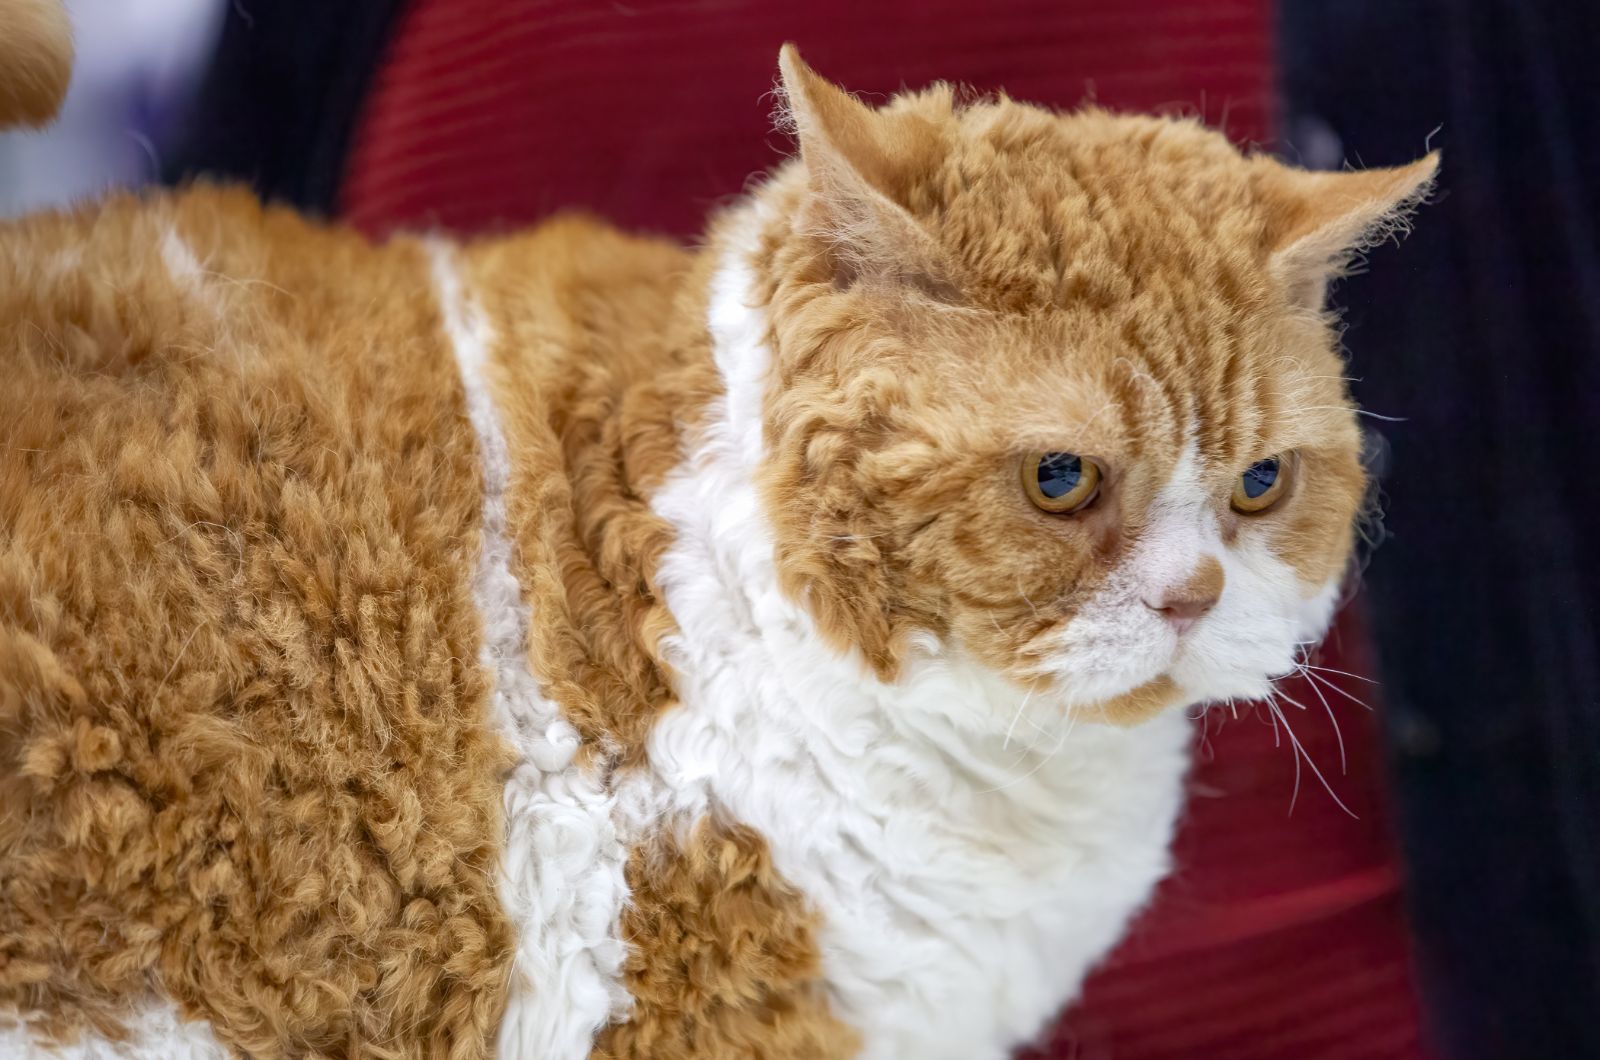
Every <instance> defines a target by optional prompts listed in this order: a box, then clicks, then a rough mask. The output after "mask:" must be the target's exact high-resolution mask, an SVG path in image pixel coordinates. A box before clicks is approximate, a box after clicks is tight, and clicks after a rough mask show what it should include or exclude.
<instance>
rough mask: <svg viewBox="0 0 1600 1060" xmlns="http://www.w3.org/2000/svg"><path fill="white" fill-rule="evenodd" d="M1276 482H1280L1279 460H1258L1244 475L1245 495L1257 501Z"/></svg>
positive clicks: (1275, 458)
mask: <svg viewBox="0 0 1600 1060" xmlns="http://www.w3.org/2000/svg"><path fill="white" fill-rule="evenodd" d="M1276 481H1278V458H1277V457H1275V456H1273V457H1268V458H1267V459H1265V460H1258V461H1256V462H1255V463H1254V464H1251V465H1250V467H1249V468H1248V469H1247V470H1246V471H1245V473H1244V495H1245V496H1246V497H1249V498H1250V499H1251V500H1255V499H1256V498H1257V497H1259V496H1261V495H1262V494H1263V493H1265V492H1267V491H1268V490H1269V489H1271V488H1272V484H1273V483H1274V482H1276Z"/></svg>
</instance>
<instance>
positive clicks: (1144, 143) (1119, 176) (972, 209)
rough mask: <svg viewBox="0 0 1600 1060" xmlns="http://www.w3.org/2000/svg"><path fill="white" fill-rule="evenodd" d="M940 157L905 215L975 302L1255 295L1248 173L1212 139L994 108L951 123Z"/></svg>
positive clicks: (1182, 130) (1256, 251)
mask: <svg viewBox="0 0 1600 1060" xmlns="http://www.w3.org/2000/svg"><path fill="white" fill-rule="evenodd" d="M947 143H948V148H947V150H946V151H945V153H944V155H943V158H942V160H941V162H940V164H939V165H938V166H937V167H936V168H934V169H933V170H932V171H931V172H929V173H928V174H927V176H926V179H925V180H923V181H922V182H920V183H919V186H918V187H917V188H915V189H913V191H912V193H911V195H910V200H911V202H910V205H911V208H912V210H913V212H914V213H916V214H917V215H918V217H919V219H920V220H922V222H923V223H924V224H925V225H926V226H927V228H928V231H929V232H930V233H931V234H933V235H934V236H935V238H936V239H937V240H938V241H939V243H940V244H941V245H942V247H943V249H944V252H945V253H946V254H947V255H949V256H950V258H951V260H952V261H954V262H955V263H956V264H957V266H958V267H959V268H960V269H961V271H962V273H963V278H964V279H965V281H966V286H967V287H968V289H969V291H970V292H971V293H972V294H973V295H974V296H975V297H978V298H980V299H982V300H985V301H987V302H989V303H991V304H994V305H997V306H1010V307H1012V308H1023V307H1026V306H1028V305H1030V304H1031V305H1071V304H1082V305H1088V306H1091V307H1094V308H1099V309H1106V310H1115V309H1117V308H1118V307H1119V304H1124V303H1128V302H1130V301H1132V300H1133V299H1135V298H1137V297H1138V296H1140V295H1141V294H1145V293H1149V292H1152V291H1153V292H1155V293H1156V294H1157V295H1158V296H1162V297H1165V294H1164V292H1163V290H1162V289H1163V288H1170V287H1173V286H1179V287H1188V288H1194V289H1206V290H1211V291H1215V292H1218V293H1219V294H1220V295H1222V296H1223V297H1228V298H1232V299H1233V300H1235V301H1241V300H1249V299H1253V298H1256V297H1258V296H1259V294H1260V291H1261V288H1262V286H1263V284H1262V280H1263V277H1264V270H1265V259H1266V255H1265V253H1264V248H1263V244H1262V239H1261V232H1262V227H1263V218H1262V214H1261V211H1260V210H1259V208H1258V205H1257V203H1256V200H1255V196H1254V194H1253V188H1252V184H1251V180H1250V165H1249V163H1248V162H1247V160H1246V159H1244V158H1243V157H1241V156H1240V155H1239V154H1238V153H1237V152H1236V151H1235V150H1234V149H1233V148H1232V147H1231V146H1230V145H1229V144H1228V142H1227V141H1226V139H1225V138H1224V137H1222V136H1221V135H1220V134H1218V133H1216V132H1214V131H1212V130H1209V129H1206V128H1204V127H1202V126H1200V125H1199V124H1197V123H1194V122H1186V121H1173V120H1168V119H1155V118H1148V117H1137V116H1122V115H1114V114H1110V113H1107V112H1104V111H1100V110H1095V109H1088V110H1083V111H1078V112H1074V113H1070V114H1055V113H1052V112H1048V111H1044V110H1041V109H1039V108H1036V107H1032V106H1028V105H1025V104H1019V103H1013V102H1010V101H1007V100H1001V101H998V102H991V103H985V104H982V105H979V106H974V107H969V108H967V109H965V110H963V111H960V112H958V114H957V116H956V117H955V118H954V119H953V121H952V122H951V124H950V126H949V131H948V141H947ZM1183 308H1185V307H1184V306H1183V305H1182V304H1181V303H1178V304H1174V305H1173V306H1172V310H1173V311H1174V312H1181V310H1182V309H1183Z"/></svg>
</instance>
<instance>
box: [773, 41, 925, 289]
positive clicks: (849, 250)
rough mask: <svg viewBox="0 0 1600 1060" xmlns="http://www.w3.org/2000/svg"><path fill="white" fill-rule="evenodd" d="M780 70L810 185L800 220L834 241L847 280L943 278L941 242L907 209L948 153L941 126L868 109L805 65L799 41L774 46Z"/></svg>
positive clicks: (912, 116)
mask: <svg viewBox="0 0 1600 1060" xmlns="http://www.w3.org/2000/svg"><path fill="white" fill-rule="evenodd" d="M778 68H779V70H780V72H781V74H782V78H783V93H784V97H785V100H786V103H787V110H788V114H789V118H790V120H791V121H792V122H793V125H794V131H795V135H796V137H797V138H798V139H799V141H800V156H801V159H802V160H803V161H804V163H805V167H806V179H807V182H808V194H807V199H806V203H805V205H804V206H803V208H802V210H801V214H800V216H799V217H798V218H797V223H798V224H799V225H800V226H801V227H802V228H804V229H805V230H807V231H808V232H810V233H811V234H813V235H816V236H819V237H821V238H823V239H824V240H826V241H827V243H828V244H829V246H830V247H831V248H833V254H834V257H835V259H836V260H835V267H836V268H837V269H839V270H840V271H841V274H842V275H841V279H842V280H844V281H846V282H848V281H850V280H852V279H854V278H856V277H857V276H860V275H863V274H866V275H872V276H878V277H894V278H900V279H914V280H916V281H918V282H927V283H932V284H935V285H943V284H945V283H947V282H948V280H949V277H948V276H947V275H945V270H944V268H943V267H942V264H941V261H940V255H939V252H938V248H937V245H936V243H935V241H934V240H933V238H932V237H931V236H930V235H929V234H928V232H927V231H926V230H925V229H924V228H923V227H922V225H921V224H920V223H919V222H918V221H917V219H916V218H915V217H914V216H913V215H912V213H911V211H910V210H909V209H907V208H906V196H907V191H908V188H909V185H910V183H911V181H912V180H914V179H915V178H916V177H917V176H918V175H920V174H921V173H926V172H927V171H928V170H929V169H930V168H931V167H932V166H934V165H936V164H937V163H938V160H939V156H940V155H941V153H942V152H943V150H944V142H943V138H942V136H941V134H940V130H939V129H938V128H937V127H936V126H935V125H934V123H933V122H931V121H929V120H928V119H927V118H926V117H924V116H922V115H918V114H913V113H909V112H905V113H901V112H884V111H878V110H874V109H873V108H871V107H869V106H867V105H866V104H864V103H862V102H861V101H860V100H858V99H856V98H855V97H854V96H852V95H850V94H849V93H847V92H845V91H844V90H843V89H841V88H840V87H839V86H837V85H835V84H833V83H832V82H830V81H828V80H826V79H824V78H823V77H822V76H821V75H819V74H818V73H817V72H816V71H815V70H813V69H811V67H809V66H807V65H806V63H805V60H803V59H801V58H800V52H799V51H798V50H796V48H795V46H794V45H793V44H785V45H784V46H783V50H782V51H780V52H779V53H778Z"/></svg>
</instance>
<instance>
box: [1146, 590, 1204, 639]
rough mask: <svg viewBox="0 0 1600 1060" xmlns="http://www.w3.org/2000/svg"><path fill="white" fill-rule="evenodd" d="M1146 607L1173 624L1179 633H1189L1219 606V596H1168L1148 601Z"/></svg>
mask: <svg viewBox="0 0 1600 1060" xmlns="http://www.w3.org/2000/svg"><path fill="white" fill-rule="evenodd" d="M1144 605H1145V606H1146V607H1148V608H1149V609H1150V610H1152V611H1154V612H1156V613H1157V614H1159V615H1160V616H1161V617H1162V618H1165V619H1166V620H1167V621H1168V622H1171V623H1172V628H1173V629H1175V630H1177V631H1178V632H1179V633H1187V632H1188V631H1189V630H1190V629H1191V628H1192V627H1193V626H1194V624H1195V623H1196V622H1198V621H1200V619H1201V618H1203V617H1205V613H1206V612H1207V611H1210V610H1211V609H1212V608H1213V607H1216V606H1217V596H1214V595H1206V596H1180V595H1175V594H1171V593H1169V594H1166V595H1164V596H1163V597H1162V598H1161V599H1160V600H1159V601H1156V602H1151V601H1149V600H1146V601H1145V602H1144Z"/></svg>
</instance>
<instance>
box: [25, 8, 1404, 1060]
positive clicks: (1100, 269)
mask: <svg viewBox="0 0 1600 1060" xmlns="http://www.w3.org/2000/svg"><path fill="white" fill-rule="evenodd" d="M0 10H13V11H14V10H22V9H21V8H17V7H15V6H14V5H13V6H12V7H11V8H9V9H5V8H0ZM3 61H4V60H3V59H0V62H3ZM781 66H782V71H783V81H784V90H785V99H786V106H787V113H788V116H789V120H790V121H791V122H792V125H793V128H794V130H795V131H796V134H797V136H798V139H799V143H800V157H798V158H797V159H795V160H792V161H791V162H790V163H788V164H786V165H785V166H784V167H782V168H780V169H779V170H778V171H777V172H775V173H774V174H773V175H772V177H771V178H770V179H769V180H768V181H767V182H766V183H764V184H763V185H761V186H759V187H757V188H755V189H753V190H752V191H751V192H750V193H749V195H748V196H747V197H746V198H745V199H744V200H742V201H741V202H740V203H738V204H736V205H735V206H733V207H732V208H730V209H729V210H727V211H725V212H724V214H723V215H721V216H720V217H719V218H718V219H716V220H715V221H714V222H713V223H712V226H711V228H710V229H709V231H708V236H707V239H706V241H705V246H704V247H703V249H700V250H698V251H689V250H685V249H682V248H679V247H675V246H672V245H670V244H667V243H664V242H661V241H658V240H651V239H643V238H636V237H629V236H625V235H622V234H620V233H617V232H615V231H612V230H610V229H608V228H606V227H605V226H604V225H602V224H600V223H598V222H595V221H590V220H586V219H581V218H570V219H565V220H560V221H555V222H551V223H548V224H546V225H543V226H541V227H539V228H538V229H536V230H534V231H532V232H528V233H521V234H515V235H510V236H506V237H503V238H495V239H487V240H483V241H478V242H468V243H466V244H459V245H458V244H452V243H450V242H448V241H445V240H442V239H437V240H433V241H431V242H424V241H419V240H416V239H409V238H400V239H395V240H393V241H391V242H389V243H387V244H384V245H382V246H374V245H371V244H369V243H367V242H365V241H363V240H362V239H360V238H358V237H357V236H355V235H353V234H351V233H348V232H345V231H342V230H339V229H328V228H322V227H318V226H315V225H311V224H309V223H307V222H304V221H301V220H299V219H296V218H294V217H291V216H289V215H287V214H285V213H283V212H281V211H275V210H263V209H261V208H260V207H258V206H257V205H256V204H255V203H253V202H251V201H250V200H249V199H248V198H247V197H246V196H244V195H242V194H239V193H230V192H220V191H216V190H212V189H207V188H196V189H190V190H188V191H184V192H179V193H172V194H165V195H156V196H151V197H148V198H132V197H127V196H112V197H110V198H108V199H107V200H106V201H104V202H102V203H99V204H96V205H94V206H89V207H85V208H83V209H80V210H77V211H72V212H68V213H59V214H46V215H40V216H37V217H33V218H27V219H24V220H21V221H18V222H15V223H11V224H8V225H6V226H4V227H0V362H3V371H4V376H5V381H6V385H5V386H4V387H3V388H0V1049H10V1050H12V1051H15V1052H22V1051H24V1050H31V1049H36V1048H37V1049H44V1048H47V1047H48V1048H50V1049H54V1050H56V1051H58V1052H60V1053H61V1054H62V1055H67V1056H76V1057H84V1058H87V1057H102V1056H114V1055H126V1056H136V1057H145V1056H148V1057H155V1056H185V1057H201V1056H206V1057H211V1056H221V1055H227V1054H229V1053H233V1054H236V1055H250V1056H261V1057H311V1056H316V1057H372V1058H379V1057H383V1058H392V1057H409V1056H419V1057H420V1056H429V1057H434V1056H447V1057H451V1058H453V1060H467V1058H471V1057H480V1056H488V1055H491V1054H494V1055H498V1056H502V1057H539V1058H544V1057H572V1058H578V1057H583V1056H586V1055H593V1056H596V1057H616V1058H622V1057H628V1058H636V1060H645V1058H677V1057H685V1058H686V1057H734V1056H751V1055H758V1056H766V1057H792V1058H795V1060H800V1058H812V1057H845V1056H852V1055H860V1056H867V1057H885V1058H890V1057H902V1056H912V1055H915V1056H930V1057H936V1056H947V1057H952V1058H955V1057H959V1058H962V1060H971V1058H981V1057H1001V1056H1004V1055H1005V1054H1006V1052H1007V1051H1008V1050H1009V1049H1011V1048H1012V1047H1014V1046H1015V1045H1017V1044H1018V1043H1020V1042H1023V1041H1025V1040H1026V1039H1027V1038H1028V1037H1029V1036H1030V1035H1032V1034H1034V1033H1035V1032H1036V1031H1037V1030H1038V1029H1039V1027H1040V1026H1041V1025H1042V1023H1043V1022H1044V1021H1045V1020H1046V1019H1047V1018H1048V1017H1049V1016H1050V1015H1051V1013H1052V1012H1053V1011H1055V1009H1057V1008H1058V1007H1059V1006H1060V1005H1061V1004H1062V1003H1063V1002H1065V1001H1066V1000H1068V999H1069V998H1070V997H1071V996H1072V995H1073V994H1074V992H1075V991H1076V989H1077V986H1078V984H1079V983H1080V982H1081V980H1082V978H1083V976H1084V975H1085V974H1086V973H1087V971H1088V970H1089V969H1090V968H1091V967H1092V966H1093V964H1094V963H1095V962H1096V961H1097V960H1099V959H1100V958H1101V957H1102V956H1103V955H1104V953H1105V952H1106V951H1107V950H1108V949H1109V948H1110V947H1111V946H1112V945H1113V944H1114V942H1115V940H1116V939H1117V937H1118V936H1119V935H1120V933H1121V931H1122V930H1123V927H1124V925H1125V924H1126V923H1127V921H1128V919H1129V918H1130V917H1131V916H1132V915H1133V914H1134V913H1135V912H1136V911H1137V909H1138V908H1139V907H1140V906H1141V905H1142V904H1143V902H1144V901H1145V899H1146V897H1147V896H1148V894H1149V893H1150V891H1151V889H1152V888H1153V886H1154V884H1155V883H1156V881H1157V880H1158V879H1159V878H1160V877H1161V875H1162V874H1163V873H1164V872H1165V871H1166V866H1167V852H1166V851H1167V844H1168V840H1169V838H1170V834H1171V830H1172V827H1173V823H1174V820H1175V818H1176V816H1177V814H1178V813H1179V811H1180V807H1181V802H1182V788H1183V779H1184V775H1185V771H1186V768H1187V762H1188V740H1189V734H1188V730H1187V726H1186V723H1185V720H1184V717H1183V715H1182V713H1181V712H1180V711H1178V710H1176V709H1174V708H1177V707H1180V706H1187V705H1191V704H1203V703H1206V702H1211V701H1218V700H1227V699H1230V698H1233V697H1238V696H1250V695H1255V694H1259V693H1261V692H1263V691H1265V690H1266V689H1268V688H1270V686H1271V681H1272V680H1273V678H1274V677H1276V676H1277V675H1279V674H1281V673H1283V672H1286V671H1287V670H1289V669H1290V668H1292V666H1293V663H1294V660H1295V657H1296V653H1297V652H1298V651H1299V650H1300V649H1301V647H1302V646H1303V645H1304V644H1305V643H1306V642H1308V641H1311V640H1315V639H1316V638H1317V637H1319V636H1320V634H1321V632H1322V630H1323V629H1324V628H1325V626H1326V623H1327V621H1328V618H1329V615H1330V613H1331V609H1332V606H1333V601H1334V599H1335V597H1336V594H1337V589H1338V585H1339V581H1340V578H1341V576H1342V574H1343V571H1344V570H1345V567H1346V565H1347V562H1348V557H1349V552H1350V546H1351V536H1352V534H1351V526H1352V521H1353V519H1354V517H1355V515H1356V510H1357V508H1358V506H1359V501H1360V498H1361V496H1362V493H1363V490H1364V488H1365V480H1364V476H1363V473H1362V469H1361V466H1360V462H1359V451H1358V450H1359V436H1358V433H1357V431H1356V427H1355V413H1354V409H1353V407H1352V405H1351V402H1350V399H1349V395H1348V393H1347V391H1346V389H1345V386H1344V382H1343V379H1342V375H1343V372H1342V370H1341V365H1340V361H1339V358H1338V356H1337V351H1336V343H1335V337H1334V333H1333V329H1332V327H1331V322H1330V320H1329V319H1328V318H1327V316H1326V314H1325V313H1324V311H1323V308H1322V295H1323V291H1324V289H1325V287H1326V284H1327V282H1328V279H1329V277H1330V276H1332V275H1335V274H1336V273H1337V271H1338V269H1339V268H1340V267H1341V264H1342V262H1343V260H1344V258H1345V255H1346V254H1347V252H1348V251H1349V249H1350V248H1351V247H1359V246H1360V245H1362V244H1363V242H1364V241H1365V240H1368V239H1371V238H1373V236H1374V234H1375V233H1381V232H1384V231H1388V230H1389V229H1390V228H1391V227H1392V226H1393V225H1394V224H1396V223H1397V221H1396V218H1398V217H1401V216H1403V214H1404V212H1405V210H1407V209H1408V208H1409V207H1410V206H1411V205H1413V204H1414V203H1415V202H1416V201H1418V200H1419V199H1420V197H1421V196H1423V195H1424V194H1425V192H1426V190H1427V187H1428V184H1429V181H1430V179H1431V175H1432V173H1433V170H1434V166H1435V165H1436V160H1435V159H1433V158H1429V159H1425V160H1423V161H1422V162H1419V163H1417V164H1415V165H1413V166H1410V167H1402V168H1400V169H1396V170H1379V171H1371V172H1368V173H1347V174H1306V173H1301V172H1299V171H1295V170H1292V169H1289V168H1287V167H1284V166H1282V165H1280V164H1279V163H1277V162H1274V161H1272V160H1270V159H1266V158H1261V157H1254V158H1252V157H1247V156H1244V155H1241V154H1240V153H1239V152H1238V151H1236V150H1235V149H1234V148H1233V147H1231V146H1230V145H1229V144H1227V143H1226V141H1225V140H1224V139H1223V138H1222V137H1221V136H1219V135H1217V134H1215V133H1213V132H1210V131H1207V130H1205V129H1203V128H1200V127H1199V126H1197V125H1195V124H1193V123H1189V122H1181V121H1171V120H1162V119H1154V118H1142V117H1129V116H1118V115H1112V114H1108V113H1105V112H1102V111H1099V110H1094V109H1087V110H1084V111H1080V112H1076V113H1072V114H1065V115H1063V114H1055V113H1051V112H1047V111H1044V110H1040V109H1038V108H1034V107H1030V106H1027V105H1025V104H1020V103H1016V102H1013V101H1010V100H1007V99H1005V98H1003V97H1002V98H995V99H983V100H976V101H973V102H971V103H968V104H966V105H958V104H957V103H956V101H955V98H954V96H953V94H952V92H951V91H950V90H949V89H948V88H947V87H944V86H934V87H932V88H929V89H927V90H925V91H922V92H916V93H906V94H903V95H902V96H900V97H897V98H896V99H895V100H894V101H892V102H891V103H890V104H889V105H887V106H886V107H884V108H881V109H876V110H875V109H872V108H870V107H867V106H865V105H863V104H861V103H859V102H858V101H856V100H855V99H853V98H852V97H850V96H848V95H847V94H845V93H844V92H843V91H842V90H840V89H838V88H836V87H834V86H832V85H830V84H828V83H827V82H825V81H823V80H822V79H821V78H820V77H818V76H817V75H816V74H815V73H814V72H812V71H811V70H810V69H809V68H808V67H806V66H805V65H804V63H802V62H801V61H800V59H799V57H798V55H797V54H796V53H794V52H793V50H792V49H787V50H786V51H785V53H784V55H783V56H782V58H781ZM4 76H5V75H4V71H3V69H0V83H11V82H6V81H4ZM14 80H15V79H14V78H12V82H14ZM1039 451H1067V452H1074V453H1079V454H1082V455H1084V456H1085V457H1088V458H1091V459H1092V460H1094V461H1095V462H1097V466H1099V467H1101V468H1103V471H1104V477H1103V479H1102V481H1101V483H1100V486H1099V493H1098V494H1097V495H1096V496H1095V498H1094V500H1093V503H1092V504H1091V505H1090V506H1088V507H1086V508H1085V509H1083V510H1082V511H1081V512H1079V513H1077V514H1073V515H1067V516H1063V515H1053V514H1049V513H1046V512H1044V511H1042V510H1040V509H1039V508H1037V507H1035V506H1034V505H1033V503H1032V502H1031V501H1030V500H1029V499H1028V494H1027V492H1026V491H1025V490H1024V489H1023V488H1022V485H1021V482H1020V480H1019V476H1018V469H1019V466H1022V467H1026V465H1025V464H1022V463H1021V461H1023V460H1025V459H1026V458H1027V457H1028V455H1029V454H1033V453H1037V452H1039ZM1274 455H1281V456H1282V457H1283V460H1284V466H1285V467H1286V468H1288V469H1289V471H1290V472H1291V473H1292V479H1291V480H1290V486H1289V487H1288V488H1287V489H1286V490H1285V491H1284V493H1283V495H1282V499H1281V500H1280V501H1279V502H1278V503H1277V504H1276V505H1275V506H1274V507H1273V508H1272V509H1271V510H1270V511H1266V512H1264V513H1262V514H1260V515H1243V514H1240V513H1239V512H1238V511H1236V510H1234V509H1233V508H1232V507H1231V506H1230V502H1229V498H1230V496H1231V495H1232V493H1233V487H1234V484H1235V483H1236V482H1237V481H1238V478H1239V476H1240V474H1241V473H1242V471H1243V470H1244V469H1245V468H1247V467H1249V466H1250V465H1251V464H1252V463H1254V462H1256V461H1258V460H1261V459H1263V458H1264V457H1268V456H1274ZM1201 598H1204V599H1203V601H1201ZM1178 603H1182V604H1183V606H1184V607H1185V608H1187V609H1188V610H1187V611H1186V612H1185V613H1186V614H1187V615H1189V617H1186V618H1185V619H1184V620H1183V621H1182V622H1177V621H1174V614H1175V612H1176V610H1177V604H1178ZM1107 723H1109V724H1107ZM6 1020H10V1025H9V1026H7V1025H6V1023H5V1021H6Z"/></svg>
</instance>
